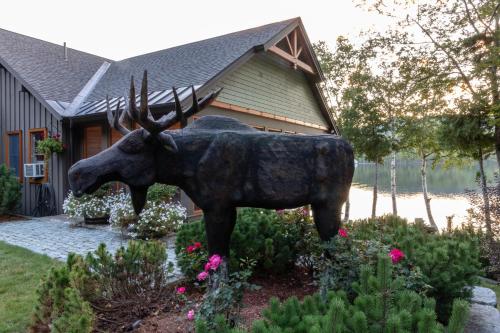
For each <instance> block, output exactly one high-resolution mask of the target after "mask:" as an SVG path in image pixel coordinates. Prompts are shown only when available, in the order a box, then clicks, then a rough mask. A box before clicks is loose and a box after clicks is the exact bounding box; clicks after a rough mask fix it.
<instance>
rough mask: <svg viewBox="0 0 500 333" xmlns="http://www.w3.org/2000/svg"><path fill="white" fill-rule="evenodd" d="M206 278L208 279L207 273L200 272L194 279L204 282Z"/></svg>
mask: <svg viewBox="0 0 500 333" xmlns="http://www.w3.org/2000/svg"><path fill="white" fill-rule="evenodd" d="M207 277H208V273H207V272H201V273H200V274H198V275H197V276H196V278H197V279H198V281H204V280H205V279H206V278H207Z"/></svg>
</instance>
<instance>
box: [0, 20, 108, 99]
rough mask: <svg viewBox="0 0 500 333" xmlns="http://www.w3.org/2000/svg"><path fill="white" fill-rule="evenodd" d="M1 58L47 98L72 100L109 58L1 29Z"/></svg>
mask: <svg viewBox="0 0 500 333" xmlns="http://www.w3.org/2000/svg"><path fill="white" fill-rule="evenodd" d="M0 58H1V59H2V60H3V61H5V62H6V63H7V64H8V65H9V66H10V67H12V69H13V70H14V71H16V72H17V74H18V75H19V76H21V78H22V79H24V80H25V81H26V82H27V83H28V84H29V85H31V87H32V88H33V89H35V90H36V91H37V92H38V93H39V94H40V95H41V96H42V97H43V98H44V99H45V100H55V101H61V102H71V101H72V100H73V98H74V97H75V96H76V95H77V94H78V92H80V90H81V89H82V88H83V86H84V85H85V84H86V83H87V81H88V80H89V79H90V78H91V77H92V75H94V73H95V72H96V71H97V69H98V68H99V67H100V66H101V65H102V63H103V62H104V61H109V60H107V59H105V58H102V57H98V56H95V55H92V54H89V53H85V52H81V51H78V50H74V49H71V48H68V60H67V61H66V60H65V58H64V47H63V46H62V45H57V44H53V43H49V42H46V41H43V40H39V39H36V38H32V37H28V36H24V35H21V34H18V33H15V32H11V31H8V30H4V29H0Z"/></svg>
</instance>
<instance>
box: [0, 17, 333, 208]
mask: <svg viewBox="0 0 500 333" xmlns="http://www.w3.org/2000/svg"><path fill="white" fill-rule="evenodd" d="M144 70H147V71H148V85H149V95H148V103H149V105H150V108H151V110H152V112H153V114H154V115H155V117H156V116H161V115H163V114H165V113H167V112H170V111H171V110H173V108H174V103H173V94H172V90H171V87H173V86H175V87H177V89H178V92H179V93H180V95H179V96H180V99H181V101H182V103H183V104H185V105H187V104H189V103H190V102H191V100H190V88H189V87H190V86H191V85H194V87H195V89H196V92H197V95H198V96H199V97H201V96H203V95H204V94H206V93H208V92H210V91H213V90H215V89H217V88H223V90H222V92H221V94H220V95H219V96H218V98H217V99H216V100H215V101H214V102H213V103H212V104H211V105H210V106H209V107H207V108H206V109H204V110H203V111H202V112H200V113H199V114H198V115H197V116H196V117H193V118H192V119H190V120H189V122H191V121H196V119H197V117H202V116H204V115H224V116H229V117H233V118H236V119H239V120H240V121H242V122H244V123H246V124H249V125H251V126H253V127H255V128H257V129H259V130H262V131H270V132H282V133H296V134H314V133H336V134H338V130H337V128H336V126H335V122H334V120H333V118H332V114H331V112H330V110H329V108H328V106H327V103H326V101H325V98H324V96H323V95H322V92H321V90H320V88H319V85H320V83H321V82H322V81H323V79H324V78H323V74H322V72H321V69H320V67H319V64H318V61H317V59H316V56H315V54H314V51H313V49H312V45H311V43H310V41H309V39H308V37H307V34H306V31H305V28H304V26H303V24H302V22H301V19H300V18H294V19H290V20H286V21H281V22H277V23H272V24H268V25H264V26H260V27H256V28H252V29H248V30H243V31H239V32H234V33H230V34H227V35H223V36H218V37H214V38H210V39H206V40H202V41H198V42H194V43H189V44H185V45H181V46H177V47H172V48H169V49H166V50H161V51H157V52H153V53H148V54H144V55H140V56H136V57H132V58H128V59H124V60H121V61H113V60H110V59H106V58H103V57H99V56H96V55H93V54H89V53H85V52H82V51H78V50H75V49H72V48H68V47H66V45H57V44H53V43H49V42H46V41H42V40H39V39H35V38H32V37H28V36H24V35H20V34H17V33H15V32H10V31H7V30H3V29H0V137H1V138H2V144H1V149H0V164H6V165H7V166H8V167H9V168H11V169H12V170H14V172H15V174H16V175H17V176H18V177H19V182H21V183H22V194H23V196H22V204H21V208H20V213H22V214H24V215H32V214H34V213H35V212H36V208H37V204H38V203H37V192H39V191H40V188H41V186H42V185H43V184H46V185H47V184H50V186H48V188H51V189H53V196H54V200H55V203H56V213H58V214H59V213H62V202H63V200H64V197H65V196H66V195H67V193H68V191H69V187H68V180H67V172H68V169H69V167H70V166H71V165H72V164H73V163H75V162H76V161H78V160H79V159H82V158H86V157H90V156H92V155H95V154H96V153H98V152H100V151H102V150H104V149H106V148H107V147H109V146H110V145H112V144H113V143H115V142H116V141H117V140H119V139H120V133H118V132H117V131H115V130H114V129H111V128H110V127H109V125H108V122H107V120H106V112H105V111H106V103H105V101H106V96H109V97H110V102H111V107H113V106H116V105H117V104H118V102H119V101H121V102H122V104H121V105H123V101H124V97H123V96H124V94H125V93H126V92H127V91H128V89H129V85H130V77H131V76H132V75H133V76H134V77H136V78H141V77H142V72H143V71H144ZM136 81H139V80H137V79H136ZM136 84H137V85H138V84H139V82H136ZM138 102H139V100H138ZM131 126H135V125H134V124H131ZM173 127H174V128H178V127H179V125H174V126H173ZM48 135H60V137H61V139H62V142H63V143H64V144H65V145H66V146H67V149H66V150H65V151H64V152H63V153H61V154H54V156H52V157H51V158H50V161H49V164H48V167H45V168H42V169H41V171H40V170H39V171H40V173H38V174H37V173H36V170H35V173H33V168H32V166H33V165H45V164H46V162H47V161H44V156H43V155H39V154H37V151H36V149H35V147H36V143H37V141H38V140H41V139H43V138H45V137H47V136H48ZM25 165H28V167H30V168H28V169H26V167H25ZM25 169H26V170H29V172H30V174H29V175H26V174H25V172H24V171H25ZM45 188H47V186H46V187H45ZM181 200H182V202H183V204H184V205H186V207H187V208H188V214H189V215H191V216H193V215H196V214H199V213H200V212H199V211H198V210H197V209H196V207H195V206H194V204H193V203H192V202H191V201H190V200H189V198H187V196H186V195H184V194H182V195H181Z"/></svg>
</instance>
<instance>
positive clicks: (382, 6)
mask: <svg viewBox="0 0 500 333" xmlns="http://www.w3.org/2000/svg"><path fill="white" fill-rule="evenodd" d="M362 2H363V3H364V4H366V3H367V1H363V0H362ZM370 8H371V9H375V10H377V11H378V12H379V13H381V14H383V15H387V16H391V17H394V18H395V19H397V20H398V25H399V27H400V28H401V29H404V30H405V31H408V32H411V31H414V30H416V29H418V31H419V32H420V33H418V34H413V38H412V43H419V44H420V45H422V46H423V45H427V47H428V48H429V50H431V51H432V52H434V53H435V55H436V57H439V59H440V60H441V61H440V67H439V72H437V73H436V74H440V75H446V76H447V77H448V78H449V79H451V80H454V81H455V95H456V96H458V97H459V98H460V99H461V100H462V103H463V102H466V103H469V104H470V103H473V104H477V105H481V108H483V109H484V110H483V111H484V116H485V118H487V119H488V122H489V124H490V125H491V126H492V127H494V141H493V142H492V144H493V146H494V150H495V152H496V158H497V164H498V166H499V167H500V92H499V66H500V56H499V54H500V24H499V21H500V3H499V2H498V0H449V1H428V2H425V3H424V4H417V5H415V4H414V1H410V0H375V1H374V2H373V3H372V4H371V6H370ZM405 11H406V13H407V14H406V15H404V14H403V15H401V14H400V13H404V12H405ZM396 13H397V14H396ZM398 16H399V17H398ZM423 41H426V42H428V44H426V43H424V42H423Z"/></svg>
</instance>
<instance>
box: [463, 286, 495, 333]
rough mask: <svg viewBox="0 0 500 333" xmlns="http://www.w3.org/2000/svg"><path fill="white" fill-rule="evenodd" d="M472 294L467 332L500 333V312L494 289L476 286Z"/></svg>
mask: <svg viewBox="0 0 500 333" xmlns="http://www.w3.org/2000/svg"><path fill="white" fill-rule="evenodd" d="M472 294H473V296H472V299H471V303H472V304H471V307H470V314H469V320H468V322H467V326H466V327H465V333H500V312H499V311H498V310H497V308H496V306H497V297H496V295H495V293H494V292H493V290H491V289H489V288H483V287H479V286H476V287H474V288H473V289H472Z"/></svg>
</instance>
